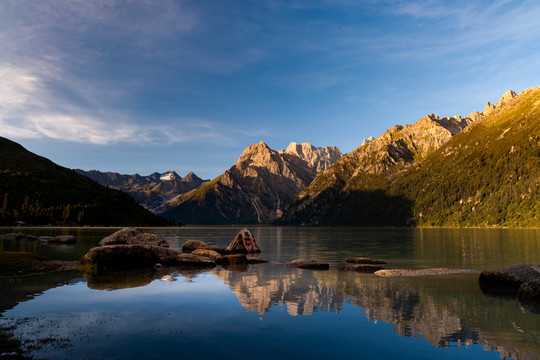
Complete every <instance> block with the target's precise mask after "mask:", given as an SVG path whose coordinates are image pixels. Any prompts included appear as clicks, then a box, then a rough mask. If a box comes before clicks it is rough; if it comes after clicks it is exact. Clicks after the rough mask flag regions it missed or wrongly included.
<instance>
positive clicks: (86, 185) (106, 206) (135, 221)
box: [0, 137, 167, 226]
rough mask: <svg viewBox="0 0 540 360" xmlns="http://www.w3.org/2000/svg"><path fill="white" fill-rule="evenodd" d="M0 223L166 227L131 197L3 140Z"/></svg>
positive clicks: (0, 170) (1, 148)
mask: <svg viewBox="0 0 540 360" xmlns="http://www.w3.org/2000/svg"><path fill="white" fill-rule="evenodd" d="M0 196H1V197H2V198H1V203H0V206H1V207H0V222H1V223H2V224H4V225H13V223H14V222H15V221H24V222H26V223H31V224H34V225H42V224H53V225H137V226H144V225H152V226H160V225H167V222H166V221H165V220H164V219H163V218H161V217H159V216H157V215H154V214H152V213H150V212H149V211H147V210H145V209H144V208H143V207H141V206H140V205H138V204H137V203H136V202H135V201H134V200H133V199H132V198H131V197H130V196H129V195H127V194H125V193H123V192H121V191H118V190H114V189H107V188H105V187H103V186H101V185H99V184H97V183H96V182H95V181H92V180H91V179H89V178H87V177H85V176H83V175H80V174H77V173H76V172H75V171H73V170H70V169H67V168H64V167H62V166H59V165H56V164H55V163H53V162H52V161H50V160H48V159H46V158H44V157H41V156H38V155H36V154H34V153H31V152H29V151H28V150H26V149H25V148H24V147H22V146H21V145H19V144H17V143H16V142H13V141H11V140H8V139H6V138H2V137H0Z"/></svg>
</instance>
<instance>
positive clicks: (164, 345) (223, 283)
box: [0, 227, 540, 359]
mask: <svg viewBox="0 0 540 360" xmlns="http://www.w3.org/2000/svg"><path fill="white" fill-rule="evenodd" d="M250 229H251V230H252V233H253V235H254V236H255V239H256V240H257V242H258V243H259V245H260V247H261V249H262V254H261V255H260V257H261V258H264V259H267V260H271V262H270V263H267V264H261V265H253V266H249V267H246V268H235V269H224V268H221V267H216V268H214V269H212V270H208V271H204V272H196V271H181V270H179V269H174V268H168V269H163V270H162V271H159V272H157V271H154V270H140V271H131V272H121V273H116V274H113V275H110V276H101V277H99V278H88V279H87V278H85V277H84V276H83V275H82V274H81V273H79V272H76V271H72V272H58V273H53V274H47V275H39V276H27V277H18V278H6V277H0V293H1V295H0V312H1V315H0V326H1V327H2V328H3V329H4V330H3V331H4V332H5V333H6V334H8V335H9V336H11V337H12V338H14V339H18V340H20V341H21V343H22V350H25V351H26V353H27V354H28V355H30V356H33V357H35V358H45V359H48V358H50V359H153V358H159V359H179V358H192V359H212V358H216V357H220V358H223V359H228V358H235V359H239V358H240V359H276V358H284V359H288V358H299V357H301V358H311V359H328V358H332V359H352V358H378V359H398V358H399V359H435V358H437V359H500V358H503V359H505V358H513V359H540V309H539V307H538V306H535V305H531V304H522V303H520V302H519V301H518V300H516V299H512V298H497V297H492V296H488V295H485V294H483V293H482V291H481V290H480V288H479V287H478V273H477V272H470V273H465V274H459V275H444V276H431V277H430V276H424V277H417V278H381V277H377V276H375V275H372V274H361V273H352V272H345V271H339V270H337V269H335V268H332V269H331V270H329V271H309V270H299V269H291V268H288V267H286V266H285V265H284V263H286V262H288V261H291V260H294V259H297V258H313V259H317V260H320V261H325V262H329V263H330V264H331V265H334V266H339V265H343V260H344V259H345V258H347V257H352V256H367V257H373V258H378V259H383V260H386V261H387V262H388V267H389V268H411V269H422V268H429V267H450V268H458V269H470V270H476V271H478V270H483V269H485V268H492V267H503V266H507V265H513V264H520V263H536V264H539V263H540V230H538V229H518V230H509V229H350V228H330V229H328V228H289V227H284V228H281V227H250ZM115 230H116V229H88V228H71V229H50V228H47V229H24V232H26V233H33V234H35V235H56V234H73V235H75V236H76V237H77V238H78V239H79V242H78V243H77V244H75V245H62V246H52V245H45V244H40V243H37V242H24V241H11V240H10V241H7V240H0V250H10V251H29V252H34V253H38V254H43V255H46V256H47V257H49V258H52V259H59V260H78V259H80V257H81V256H82V255H84V254H85V253H86V251H87V250H88V249H89V248H91V247H93V246H96V245H97V243H98V242H99V241H100V240H101V239H102V238H103V237H104V236H107V235H109V234H111V233H112V232H114V231H115ZM239 230H240V228H238V227H186V228H175V229H147V231H149V232H153V233H156V234H158V235H160V236H162V237H164V238H165V239H166V240H167V241H168V242H169V243H170V245H171V247H174V248H181V246H182V244H183V243H184V241H186V240H188V239H196V240H202V241H205V242H207V243H209V244H211V245H215V246H226V245H228V243H229V242H230V241H231V240H232V239H233V238H234V236H235V235H236V233H237V232H238V231H239ZM12 231H13V229H0V233H7V232H12ZM17 231H20V229H18V230H17ZM164 275H172V276H173V278H174V280H175V281H172V282H166V281H163V280H161V278H162V277H163V276H164Z"/></svg>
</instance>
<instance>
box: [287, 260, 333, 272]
mask: <svg viewBox="0 0 540 360" xmlns="http://www.w3.org/2000/svg"><path fill="white" fill-rule="evenodd" d="M287 266H290V267H296V268H299V269H310V270H328V269H330V265H328V264H327V263H320V262H318V261H317V260H305V259H297V260H293V261H291V262H289V263H287Z"/></svg>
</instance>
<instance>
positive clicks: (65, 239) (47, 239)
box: [38, 235, 77, 244]
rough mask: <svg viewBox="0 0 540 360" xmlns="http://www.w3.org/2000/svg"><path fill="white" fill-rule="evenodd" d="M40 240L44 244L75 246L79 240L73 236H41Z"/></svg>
mask: <svg viewBox="0 0 540 360" xmlns="http://www.w3.org/2000/svg"><path fill="white" fill-rule="evenodd" d="M38 239H39V241H41V242H43V243H57V244H75V243H76V242H77V238H76V237H75V236H73V235H58V236H54V237H51V236H40V237H39V238H38Z"/></svg>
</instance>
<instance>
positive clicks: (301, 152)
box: [279, 142, 343, 172]
mask: <svg viewBox="0 0 540 360" xmlns="http://www.w3.org/2000/svg"><path fill="white" fill-rule="evenodd" d="M279 153H280V154H289V155H295V156H297V157H299V158H300V159H302V160H304V161H305V162H307V163H308V165H309V167H311V168H313V169H315V170H316V171H317V172H319V171H322V170H325V169H327V168H328V167H329V166H330V165H332V164H333V163H335V162H336V161H338V160H339V159H340V158H341V157H342V156H343V154H342V153H341V151H340V150H339V148H338V147H337V146H325V147H315V146H313V145H311V144H310V143H307V142H305V143H302V144H297V143H295V142H291V143H290V144H289V146H287V149H285V150H280V151H279Z"/></svg>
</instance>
